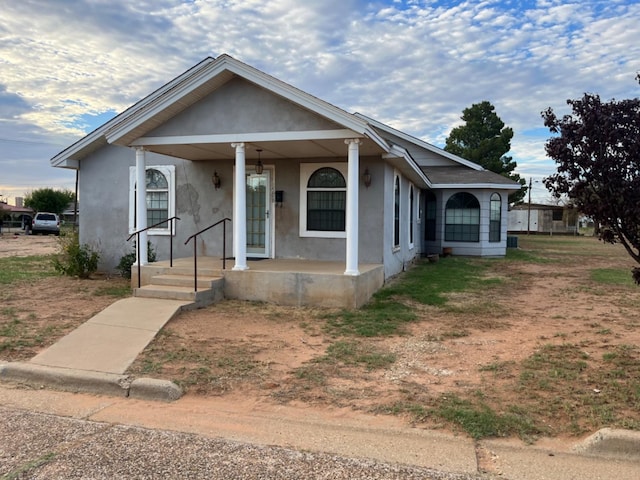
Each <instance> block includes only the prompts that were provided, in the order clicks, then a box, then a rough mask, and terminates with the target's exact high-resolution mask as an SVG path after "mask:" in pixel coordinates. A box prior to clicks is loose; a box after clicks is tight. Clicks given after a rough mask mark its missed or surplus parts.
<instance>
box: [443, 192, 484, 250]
mask: <svg viewBox="0 0 640 480" xmlns="http://www.w3.org/2000/svg"><path fill="white" fill-rule="evenodd" d="M444 238H445V240H447V241H453V242H479V241H480V204H479V203H478V199H477V198H476V197H474V196H473V195H471V194H470V193H466V192H461V193H456V194H455V195H453V196H452V197H451V198H449V200H448V201H447V206H446V209H445V226H444Z"/></svg>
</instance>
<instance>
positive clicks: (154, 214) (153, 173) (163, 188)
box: [146, 168, 169, 228]
mask: <svg viewBox="0 0 640 480" xmlns="http://www.w3.org/2000/svg"><path fill="white" fill-rule="evenodd" d="M146 180H147V225H149V226H151V225H155V224H156V223H160V222H162V221H163V220H166V219H168V218H169V182H168V181H167V178H166V177H165V176H164V174H163V173H162V172H160V171H159V170H156V169H155V168H149V169H147V172H146ZM164 227H166V225H160V226H159V228H164Z"/></svg>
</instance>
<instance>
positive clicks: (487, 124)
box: [444, 100, 527, 203]
mask: <svg viewBox="0 0 640 480" xmlns="http://www.w3.org/2000/svg"><path fill="white" fill-rule="evenodd" d="M461 118H462V120H464V121H465V124H464V125H461V126H459V127H456V128H454V129H453V130H451V133H450V134H449V137H448V138H447V141H446V145H445V147H444V149H445V150H446V151H447V152H449V153H453V154H454V155H458V156H460V157H462V158H465V159H467V160H470V161H472V162H474V163H477V164H478V165H482V166H483V167H484V168H486V169H487V170H491V171H492V172H494V173H499V174H500V175H503V176H505V177H507V178H509V179H511V180H513V181H514V182H517V183H519V184H520V185H522V187H524V188H522V189H520V190H518V191H517V192H514V193H512V194H511V195H509V202H510V203H520V202H522V199H523V198H524V196H525V194H526V192H527V188H526V180H525V179H524V178H520V175H518V174H517V173H513V171H514V170H515V168H516V167H517V166H518V164H517V163H516V162H514V161H513V159H512V158H511V157H509V156H507V155H506V153H507V152H508V151H509V150H510V149H511V139H512V138H513V130H512V129H511V128H510V127H505V125H504V122H503V121H502V120H501V119H500V117H499V116H498V115H497V114H496V112H495V107H494V106H493V105H491V103H490V102H488V101H486V100H485V101H483V102H480V103H474V104H473V105H471V107H469V108H465V109H464V110H463V111H462V117H461Z"/></svg>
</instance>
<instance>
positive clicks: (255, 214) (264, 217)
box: [247, 168, 271, 258]
mask: <svg viewBox="0 0 640 480" xmlns="http://www.w3.org/2000/svg"><path fill="white" fill-rule="evenodd" d="M270 209H271V172H270V170H267V169H266V168H265V169H264V170H263V172H262V173H261V174H260V175H258V174H257V173H255V172H252V171H248V173H247V257H249V258H251V257H254V258H269V257H270V256H271V217H270V215H271V212H270Z"/></svg>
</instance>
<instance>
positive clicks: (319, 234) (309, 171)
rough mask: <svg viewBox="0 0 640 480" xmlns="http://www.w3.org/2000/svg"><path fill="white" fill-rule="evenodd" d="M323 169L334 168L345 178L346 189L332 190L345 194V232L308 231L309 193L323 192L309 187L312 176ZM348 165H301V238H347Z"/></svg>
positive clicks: (342, 163) (340, 163) (336, 163)
mask: <svg viewBox="0 0 640 480" xmlns="http://www.w3.org/2000/svg"><path fill="white" fill-rule="evenodd" d="M321 168H333V169H335V170H337V171H338V172H340V174H341V175H342V176H343V178H344V181H345V185H346V187H344V189H338V188H332V189H331V191H344V192H345V207H344V208H345V229H344V231H327V230H308V229H307V212H308V210H307V193H308V192H309V191H321V190H316V189H310V188H309V187H308V186H307V185H308V184H309V179H310V178H311V176H312V175H313V174H314V173H315V172H316V171H318V170H319V169H321ZM347 169H348V164H347V163H346V162H335V163H301V164H300V215H299V232H300V236H301V237H310V238H347V228H346V227H347V225H346V215H347V211H346V210H347V205H346V195H347V190H348V189H349V180H348V176H347Z"/></svg>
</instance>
